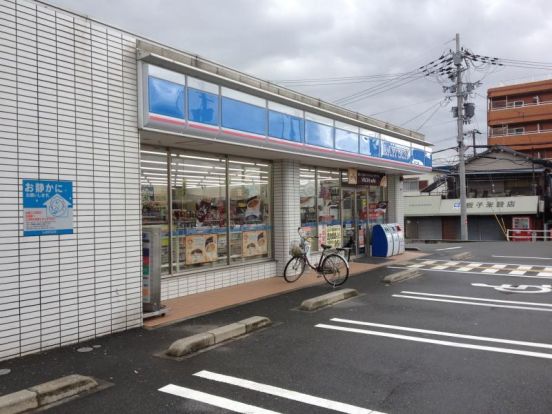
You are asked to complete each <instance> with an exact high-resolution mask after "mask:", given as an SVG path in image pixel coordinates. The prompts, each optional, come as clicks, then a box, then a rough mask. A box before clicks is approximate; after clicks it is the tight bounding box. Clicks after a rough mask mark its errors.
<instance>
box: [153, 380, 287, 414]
mask: <svg viewBox="0 0 552 414" xmlns="http://www.w3.org/2000/svg"><path fill="white" fill-rule="evenodd" d="M159 391H161V392H166V393H167V394H172V395H176V396H178V397H183V398H189V399H191V400H196V401H200V402H202V403H205V404H209V405H214V406H215V407H220V408H224V409H226V410H230V411H234V412H236V413H252V414H257V413H258V414H279V413H278V412H277V411H271V410H265V409H264V408H260V407H256V406H254V405H249V404H244V403H241V402H238V401H234V400H230V399H228V398H223V397H219V396H217V395H213V394H207V393H205V392H201V391H196V390H192V389H190V388H185V387H180V386H178V385H174V384H169V385H165V386H164V387H163V388H159Z"/></svg>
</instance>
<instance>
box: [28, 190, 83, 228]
mask: <svg viewBox="0 0 552 414" xmlns="http://www.w3.org/2000/svg"><path fill="white" fill-rule="evenodd" d="M22 193H23V224H24V227H23V236H45V235H51V234H72V233H73V183H72V182H71V181H56V180H23V183H22Z"/></svg>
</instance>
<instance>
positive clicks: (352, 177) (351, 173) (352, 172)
mask: <svg viewBox="0 0 552 414" xmlns="http://www.w3.org/2000/svg"><path fill="white" fill-rule="evenodd" d="M357 177H358V170H357V169H356V168H349V170H348V174H347V181H348V183H349V184H351V185H356V183H357Z"/></svg>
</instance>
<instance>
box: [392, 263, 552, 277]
mask: <svg viewBox="0 0 552 414" xmlns="http://www.w3.org/2000/svg"><path fill="white" fill-rule="evenodd" d="M387 268H388V269H408V267H405V266H387ZM420 270H423V271H424V272H443V273H461V274H464V275H487V276H489V275H490V273H483V272H472V271H471V270H470V271H463V270H460V269H455V270H451V269H444V270H436V269H420ZM524 273H525V272H524ZM492 276H499V277H528V278H531V279H552V277H547V276H529V275H511V274H503V273H501V274H498V273H494V274H493V275H492Z"/></svg>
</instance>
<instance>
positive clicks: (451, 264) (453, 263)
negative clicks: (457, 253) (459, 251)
mask: <svg viewBox="0 0 552 414" xmlns="http://www.w3.org/2000/svg"><path fill="white" fill-rule="evenodd" d="M458 263H460V262H446V263H445V266H456V265H457V264H458Z"/></svg>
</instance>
